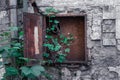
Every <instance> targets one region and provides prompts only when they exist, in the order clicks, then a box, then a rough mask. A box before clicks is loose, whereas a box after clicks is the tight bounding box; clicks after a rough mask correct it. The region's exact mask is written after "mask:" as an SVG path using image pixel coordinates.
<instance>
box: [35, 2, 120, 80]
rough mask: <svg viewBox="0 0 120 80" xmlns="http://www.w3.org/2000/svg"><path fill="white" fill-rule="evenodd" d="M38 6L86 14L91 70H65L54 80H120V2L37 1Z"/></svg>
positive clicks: (42, 8) (62, 12)
mask: <svg viewBox="0 0 120 80" xmlns="http://www.w3.org/2000/svg"><path fill="white" fill-rule="evenodd" d="M36 3H37V5H38V6H42V7H40V9H41V10H43V11H44V9H45V8H46V6H53V7H54V8H56V9H57V10H60V12H61V14H67V13H74V14H80V13H81V12H84V13H86V14H87V48H88V52H89V53H88V57H89V60H90V61H91V65H90V69H88V70H86V71H82V70H80V68H78V69H75V70H71V69H69V68H67V67H64V68H62V69H61V71H60V72H61V73H62V76H61V79H60V78H59V77H58V79H55V80H120V0H36ZM52 72H54V71H52ZM55 74H56V72H55ZM56 76H57V75H56Z"/></svg>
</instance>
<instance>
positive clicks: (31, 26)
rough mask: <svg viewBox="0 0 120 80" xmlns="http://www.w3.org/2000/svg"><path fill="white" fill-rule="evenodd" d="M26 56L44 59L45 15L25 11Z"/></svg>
mask: <svg viewBox="0 0 120 80" xmlns="http://www.w3.org/2000/svg"><path fill="white" fill-rule="evenodd" d="M23 17H24V18H23V19H24V56H25V57H27V58H31V59H42V44H43V17H42V16H40V15H37V14H34V13H24V16H23Z"/></svg>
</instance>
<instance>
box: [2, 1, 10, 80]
mask: <svg viewBox="0 0 120 80" xmlns="http://www.w3.org/2000/svg"><path fill="white" fill-rule="evenodd" d="M6 1H7V0H0V33H1V32H3V31H5V30H7V29H8V27H9V24H10V21H9V10H7V7H8V5H7V2H6ZM0 40H1V37H0ZM4 44H5V43H0V47H2V46H3V45H4ZM2 61H3V60H2V59H0V64H1V63H2ZM4 72H5V71H4V67H3V66H1V65H0V80H1V78H2V76H3V74H4Z"/></svg>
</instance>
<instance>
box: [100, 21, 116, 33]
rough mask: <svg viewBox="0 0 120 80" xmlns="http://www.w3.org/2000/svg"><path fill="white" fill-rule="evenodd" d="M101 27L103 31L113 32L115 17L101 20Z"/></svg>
mask: <svg viewBox="0 0 120 80" xmlns="http://www.w3.org/2000/svg"><path fill="white" fill-rule="evenodd" d="M102 28H103V29H102V30H103V32H115V19H111V20H109V19H108V20H103V23H102Z"/></svg>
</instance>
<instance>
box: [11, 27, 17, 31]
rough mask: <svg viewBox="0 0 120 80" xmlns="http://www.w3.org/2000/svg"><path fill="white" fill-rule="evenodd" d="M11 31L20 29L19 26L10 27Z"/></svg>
mask: <svg viewBox="0 0 120 80" xmlns="http://www.w3.org/2000/svg"><path fill="white" fill-rule="evenodd" d="M9 29H10V31H18V27H10V28H9Z"/></svg>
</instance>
